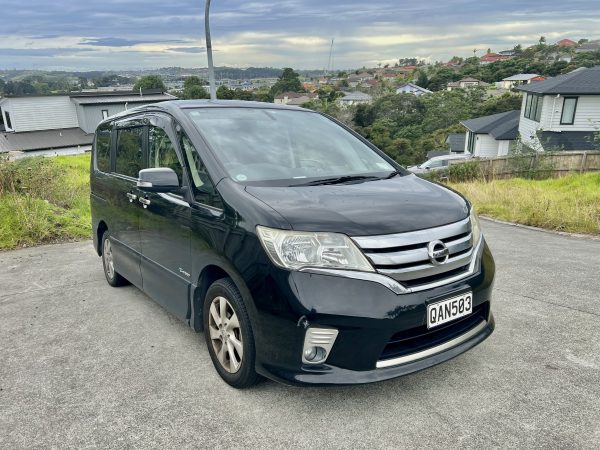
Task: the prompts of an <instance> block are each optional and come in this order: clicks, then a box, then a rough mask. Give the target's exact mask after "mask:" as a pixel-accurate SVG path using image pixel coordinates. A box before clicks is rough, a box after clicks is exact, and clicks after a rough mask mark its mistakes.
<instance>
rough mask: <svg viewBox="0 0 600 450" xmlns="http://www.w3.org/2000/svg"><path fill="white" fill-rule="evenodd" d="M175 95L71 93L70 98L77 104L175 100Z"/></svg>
mask: <svg viewBox="0 0 600 450" xmlns="http://www.w3.org/2000/svg"><path fill="white" fill-rule="evenodd" d="M176 99H177V97H175V96H174V95H171V94H166V93H160V94H146V95H144V94H142V95H140V94H131V93H128V94H123V93H120V94H119V95H113V94H112V93H111V95H102V94H101V95H83V96H80V95H71V100H73V102H74V103H76V104H78V105H101V104H102V105H104V104H109V103H145V102H163V101H167V100H176Z"/></svg>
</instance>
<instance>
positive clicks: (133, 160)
mask: <svg viewBox="0 0 600 450" xmlns="http://www.w3.org/2000/svg"><path fill="white" fill-rule="evenodd" d="M144 130H145V128H144V127H132V128H120V129H118V130H117V152H116V159H115V172H117V173H120V174H122V175H127V176H128V177H132V178H137V177H138V174H139V172H140V170H142V169H143V168H144V167H143V164H142V161H143V143H144Z"/></svg>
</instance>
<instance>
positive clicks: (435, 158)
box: [428, 153, 471, 161]
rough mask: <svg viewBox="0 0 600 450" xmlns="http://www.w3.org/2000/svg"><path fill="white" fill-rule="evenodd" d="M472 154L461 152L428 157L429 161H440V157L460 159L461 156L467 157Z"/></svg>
mask: <svg viewBox="0 0 600 450" xmlns="http://www.w3.org/2000/svg"><path fill="white" fill-rule="evenodd" d="M469 156H471V155H470V154H468V153H465V154H460V155H440V156H434V157H433V158H430V159H428V161H439V160H440V159H460V158H467V157H469Z"/></svg>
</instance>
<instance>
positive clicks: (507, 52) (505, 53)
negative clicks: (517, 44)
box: [498, 50, 516, 58]
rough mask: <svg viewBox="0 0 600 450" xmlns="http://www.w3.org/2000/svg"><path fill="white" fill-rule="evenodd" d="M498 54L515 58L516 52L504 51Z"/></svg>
mask: <svg viewBox="0 0 600 450" xmlns="http://www.w3.org/2000/svg"><path fill="white" fill-rule="evenodd" d="M498 54H499V55H500V56H507V57H509V58H512V57H513V56H515V54H516V52H515V51H514V50H502V51H500V52H498Z"/></svg>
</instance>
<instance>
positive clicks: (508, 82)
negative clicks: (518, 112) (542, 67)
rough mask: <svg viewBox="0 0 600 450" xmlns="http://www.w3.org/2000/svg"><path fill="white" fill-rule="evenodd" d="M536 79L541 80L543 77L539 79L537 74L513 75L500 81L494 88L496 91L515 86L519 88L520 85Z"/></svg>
mask: <svg viewBox="0 0 600 450" xmlns="http://www.w3.org/2000/svg"><path fill="white" fill-rule="evenodd" d="M536 78H537V79H540V78H541V80H543V79H544V78H543V77H540V76H539V75H538V74H537V73H518V74H517V75H513V76H511V77H507V78H504V79H502V81H499V82H497V83H496V87H497V88H498V89H511V88H513V87H515V86H520V85H522V84H529V83H531V82H533V81H535V80H536Z"/></svg>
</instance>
